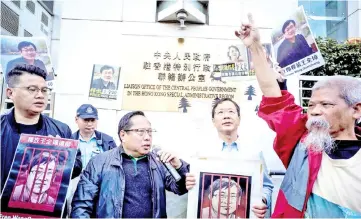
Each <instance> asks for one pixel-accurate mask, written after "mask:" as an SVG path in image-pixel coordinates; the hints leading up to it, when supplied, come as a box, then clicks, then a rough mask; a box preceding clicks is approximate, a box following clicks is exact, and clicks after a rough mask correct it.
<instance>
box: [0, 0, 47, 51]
mask: <svg viewBox="0 0 361 219" xmlns="http://www.w3.org/2000/svg"><path fill="white" fill-rule="evenodd" d="M1 2H2V3H4V4H6V5H7V6H8V7H9V8H10V9H11V10H13V11H14V12H15V13H16V14H18V15H19V16H20V19H19V31H18V36H24V30H27V31H28V32H29V33H31V34H32V35H33V36H38V37H45V38H46V39H47V40H48V45H49V46H50V44H51V40H50V39H51V31H52V25H53V24H52V16H51V15H50V14H49V12H47V11H46V10H45V9H44V8H43V7H42V5H41V4H40V3H39V2H38V1H35V0H33V2H34V3H35V13H34V14H33V13H32V12H30V11H29V9H28V8H27V7H26V1H20V8H19V7H18V6H16V5H15V4H14V3H13V2H11V1H1ZM42 13H44V14H46V16H47V17H48V26H46V25H44V24H42V22H41V16H42ZM41 26H43V30H41ZM1 34H3V35H11V34H10V33H9V32H7V31H6V30H4V29H3V28H1Z"/></svg>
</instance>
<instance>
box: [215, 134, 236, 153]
mask: <svg viewBox="0 0 361 219" xmlns="http://www.w3.org/2000/svg"><path fill="white" fill-rule="evenodd" d="M217 138H218V140H217V145H222V151H224V149H225V148H226V147H227V146H230V147H231V148H232V149H236V150H237V151H238V150H239V149H238V146H239V145H241V144H240V142H239V141H240V139H239V135H238V134H237V139H236V140H235V141H234V142H232V143H231V144H230V145H227V143H226V142H225V141H223V140H222V139H221V138H219V137H218V136H217Z"/></svg>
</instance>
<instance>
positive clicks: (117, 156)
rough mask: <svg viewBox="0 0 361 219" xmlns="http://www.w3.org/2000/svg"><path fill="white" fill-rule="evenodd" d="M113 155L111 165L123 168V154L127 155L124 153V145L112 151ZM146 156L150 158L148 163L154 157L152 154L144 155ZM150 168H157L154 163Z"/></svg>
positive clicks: (151, 163)
mask: <svg viewBox="0 0 361 219" xmlns="http://www.w3.org/2000/svg"><path fill="white" fill-rule="evenodd" d="M111 153H112V157H111V159H110V165H112V166H118V167H120V166H122V162H123V160H122V156H123V154H125V155H127V154H126V153H125V151H124V148H123V145H120V146H119V147H116V148H115V149H113V150H111ZM148 155H149V156H148ZM127 156H129V155H127ZM144 156H145V157H147V158H148V161H150V160H151V159H150V157H152V156H151V153H149V154H147V155H144ZM150 167H151V168H152V169H156V168H157V167H156V165H155V164H154V162H150Z"/></svg>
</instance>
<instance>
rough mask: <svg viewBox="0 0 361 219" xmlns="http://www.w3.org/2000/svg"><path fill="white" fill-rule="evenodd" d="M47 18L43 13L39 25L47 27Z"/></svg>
mask: <svg viewBox="0 0 361 219" xmlns="http://www.w3.org/2000/svg"><path fill="white" fill-rule="evenodd" d="M48 22H49V18H48V16H46V14H45V13H44V12H42V14H41V23H43V24H45V26H48Z"/></svg>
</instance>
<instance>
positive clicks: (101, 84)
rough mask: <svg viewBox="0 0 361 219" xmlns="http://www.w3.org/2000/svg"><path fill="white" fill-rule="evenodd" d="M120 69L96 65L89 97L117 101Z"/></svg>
mask: <svg viewBox="0 0 361 219" xmlns="http://www.w3.org/2000/svg"><path fill="white" fill-rule="evenodd" d="M119 75H120V67H116V66H111V65H94V68H93V74H92V80H91V86H90V90H89V97H97V98H105V99H116V98H117V89H118V83H119Z"/></svg>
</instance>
